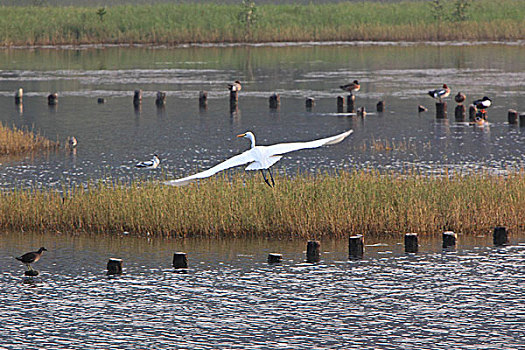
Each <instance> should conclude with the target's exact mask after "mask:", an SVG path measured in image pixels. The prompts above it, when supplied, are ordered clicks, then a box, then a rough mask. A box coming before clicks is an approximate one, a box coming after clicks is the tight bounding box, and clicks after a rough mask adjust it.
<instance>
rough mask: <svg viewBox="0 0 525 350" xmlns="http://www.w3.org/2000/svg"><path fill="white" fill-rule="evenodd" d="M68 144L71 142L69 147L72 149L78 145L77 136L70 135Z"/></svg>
mask: <svg viewBox="0 0 525 350" xmlns="http://www.w3.org/2000/svg"><path fill="white" fill-rule="evenodd" d="M67 142H68V144H69V148H70V149H73V148H75V147H77V144H78V142H77V138H76V137H75V136H70V137H69V139H68V140H67Z"/></svg>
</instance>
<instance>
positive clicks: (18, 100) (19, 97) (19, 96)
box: [15, 88, 24, 105]
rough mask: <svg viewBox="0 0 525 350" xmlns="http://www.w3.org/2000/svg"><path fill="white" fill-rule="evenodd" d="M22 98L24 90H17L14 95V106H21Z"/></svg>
mask: <svg viewBox="0 0 525 350" xmlns="http://www.w3.org/2000/svg"><path fill="white" fill-rule="evenodd" d="M23 98H24V89H22V88H19V89H18V90H17V91H16V93H15V104H17V105H20V104H22V99H23Z"/></svg>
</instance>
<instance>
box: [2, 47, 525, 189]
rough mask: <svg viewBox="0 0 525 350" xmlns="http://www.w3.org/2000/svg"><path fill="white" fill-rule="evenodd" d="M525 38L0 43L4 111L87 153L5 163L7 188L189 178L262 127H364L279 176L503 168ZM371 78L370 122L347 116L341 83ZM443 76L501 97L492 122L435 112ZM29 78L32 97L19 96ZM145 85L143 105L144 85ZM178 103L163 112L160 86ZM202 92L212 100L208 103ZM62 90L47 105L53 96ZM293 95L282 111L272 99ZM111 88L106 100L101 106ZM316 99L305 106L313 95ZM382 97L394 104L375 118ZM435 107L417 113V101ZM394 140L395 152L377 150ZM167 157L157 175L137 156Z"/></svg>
mask: <svg viewBox="0 0 525 350" xmlns="http://www.w3.org/2000/svg"><path fill="white" fill-rule="evenodd" d="M524 54H525V45H524V44H523V43H521V42H517V43H509V44H507V45H497V44H494V43H484V44H480V45H472V44H467V43H453V44H443V43H441V44H439V45H436V44H422V45H417V44H413V43H403V44H396V45H394V44H393V43H374V44H373V45H366V44H364V43H357V44H345V43H332V44H331V45H320V44H318V43H309V44H305V43H303V44H298V45H297V44H296V45H293V46H286V45H283V44H279V45H267V46H261V45H250V46H240V45H231V46H230V45H225V46H204V47H201V46H185V47H179V48H165V47H144V46H141V47H101V46H87V47H81V48H73V47H66V48H39V49H9V50H8V49H4V50H0V56H1V59H0V108H1V110H2V111H3V113H2V114H1V115H0V120H1V121H3V122H4V123H6V124H7V125H13V124H14V125H17V126H20V127H29V128H33V129H34V130H38V131H40V132H41V133H42V134H44V135H45V136H47V137H49V138H51V139H58V140H60V141H62V142H65V140H66V139H67V137H68V136H69V135H74V136H76V138H77V139H78V142H79V146H78V148H77V151H76V153H75V154H73V153H70V152H67V151H65V150H61V151H59V152H57V153H52V154H48V155H45V156H29V157H23V158H22V159H20V158H14V159H13V158H8V159H1V160H0V162H1V163H2V165H1V167H0V186H2V187H4V188H9V187H12V186H14V185H29V186H41V187H57V188H61V186H62V184H63V183H66V184H70V183H85V182H86V181H89V180H90V179H91V180H92V179H99V178H101V177H108V176H110V177H112V178H116V179H120V180H122V181H128V180H129V179H132V178H137V177H139V178H141V177H150V178H163V177H165V176H169V177H175V176H183V175H189V174H191V173H193V172H194V171H196V170H197V169H204V168H206V167H209V166H212V165H214V164H216V163H218V162H220V161H221V160H224V159H226V158H228V157H230V156H232V155H234V154H236V153H238V152H241V151H243V150H245V149H246V148H247V147H248V146H249V145H248V144H247V143H246V140H239V139H237V138H236V137H235V135H236V134H238V133H241V132H245V131H247V130H252V131H254V132H255V134H256V136H257V142H258V143H259V144H271V143H277V142H282V141H298V140H310V139H315V138H320V137H325V136H329V135H334V134H337V133H340V132H342V131H344V130H347V129H350V128H352V129H354V130H355V132H354V134H353V135H352V136H351V137H350V138H349V139H347V140H345V141H344V142H343V143H341V144H338V145H335V146H330V147H327V148H322V149H315V150H304V151H299V152H296V153H293V154H290V155H287V156H285V157H284V158H283V160H281V161H280V162H279V163H278V164H277V165H276V171H280V172H283V171H286V172H287V173H291V174H293V173H295V172H297V171H299V170H303V171H304V170H306V171H319V170H333V169H356V168H358V169H359V168H368V167H374V168H379V169H396V170H401V169H405V168H419V169H421V170H423V171H429V172H437V173H440V172H441V171H443V169H444V168H449V169H453V170H459V171H472V170H474V171H477V170H481V169H482V170H488V171H496V172H502V171H507V170H509V169H518V168H521V167H522V165H523V162H524V157H525V156H524V154H525V153H524V152H523V150H524V141H525V129H523V128H521V129H520V128H518V127H514V126H510V125H508V124H507V110H508V109H509V108H514V109H517V110H521V111H523V110H524V109H525V106H524V104H523V101H524V99H523V97H524V95H525V62H524V61H523V60H522V59H521V58H522V57H523V56H524ZM235 79H240V80H241V81H242V82H243V90H242V91H241V93H240V101H239V109H238V110H237V111H234V112H233V113H230V112H231V111H230V108H229V103H228V91H227V89H226V84H227V83H228V82H231V81H233V80H235ZM353 79H359V80H360V82H361V84H362V88H361V91H359V92H358V93H357V102H356V107H359V106H365V107H366V109H367V110H368V111H369V112H371V113H369V114H368V115H367V116H366V117H365V118H360V117H356V116H348V115H346V114H343V115H341V114H337V113H336V112H337V110H336V109H337V108H336V97H337V96H338V95H341V91H340V90H339V88H338V86H339V85H341V84H344V83H347V82H349V81H352V80H353ZM444 82H446V83H448V84H449V85H450V86H451V88H452V94H451V96H453V95H454V94H455V93H457V92H458V91H459V90H460V91H463V92H465V93H466V94H467V101H472V100H474V99H477V98H481V97H482V96H484V95H488V96H490V97H491V98H492V99H493V101H494V106H493V107H492V108H490V109H489V112H488V113H489V121H490V126H489V127H486V128H479V127H474V126H471V125H468V124H465V123H455V122H454V111H453V109H454V106H455V103H454V102H453V100H452V98H449V99H448V115H449V118H448V119H447V120H444V121H443V120H442V121H437V120H436V119H435V117H434V102H433V100H432V99H431V98H430V97H428V96H427V95H426V92H427V91H428V90H430V89H434V88H437V87H439V86H440V85H441V84H443V83H444ZM18 87H23V88H24V91H25V95H24V103H23V106H22V107H20V108H18V107H17V106H15V104H14V98H13V96H14V91H15V90H16V89H18ZM138 88H142V89H143V90H144V101H143V103H142V107H141V109H140V110H134V108H133V106H132V103H131V101H132V95H133V90H135V89H138ZM158 90H162V91H166V92H167V94H168V100H167V104H166V106H165V107H164V108H161V109H159V108H157V107H156V106H155V103H154V96H155V93H156V91H158ZM200 90H206V91H208V92H209V107H208V109H207V110H206V111H200V110H199V108H198V94H199V91H200ZM53 91H58V93H59V103H58V106H56V107H54V108H49V107H48V106H47V103H46V97H47V95H48V94H49V93H50V92H53ZM274 92H277V93H279V94H280V95H281V107H280V109H279V110H278V111H270V110H269V108H268V97H269V96H270V95H271V94H272V93H274ZM98 97H105V98H106V99H107V102H106V103H105V104H97V98H98ZM306 97H314V98H315V101H316V102H315V103H316V105H315V107H314V109H313V110H312V111H311V112H308V111H306V110H305V98H306ZM379 100H384V101H385V102H386V112H385V113H383V114H377V113H375V105H376V103H377V102H378V101H379ZM419 104H423V105H425V106H427V107H428V108H429V112H427V113H422V114H418V112H417V105H419ZM381 145H386V147H387V148H386V149H385V147H379V146H381ZM155 152H156V153H157V154H159V156H160V157H161V159H162V160H163V162H162V163H161V167H160V169H157V170H155V171H137V169H135V168H134V164H135V163H136V162H137V161H139V160H145V159H150V158H151V155H152V154H153V153H155Z"/></svg>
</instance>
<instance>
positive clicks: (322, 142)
mask: <svg viewBox="0 0 525 350" xmlns="http://www.w3.org/2000/svg"><path fill="white" fill-rule="evenodd" d="M352 132H353V130H348V131H346V132H344V133H342V134H339V135H335V136H330V137H327V138H324V139H319V140H313V141H307V142H289V143H278V144H275V145H270V146H256V145H255V135H254V134H253V133H252V132H250V131H248V132H246V133H244V134H240V135H237V137H245V138H247V139H249V140H250V142H251V148H250V149H249V150H247V151H245V152H243V153H241V154H238V155H236V156H233V157H231V158H230V159H227V160H225V161H224V162H222V163H219V164H217V165H216V166H214V167H212V168H210V169H208V170H205V171H201V172H200V173H197V174H194V175H191V176H187V177H183V178H181V179H176V180H171V181H166V182H164V183H165V184H166V185H171V186H183V185H186V184H188V183H190V182H191V181H193V180H197V179H203V178H206V177H210V176H212V175H214V174H216V173H218V172H219V171H222V170H226V169H229V168H233V167H236V166H239V165H243V164H247V163H250V164H249V165H248V167H246V170H260V171H261V173H262V175H263V178H264V182H266V184H268V186H270V187H273V186H274V185H275V181H274V180H273V175H272V172H271V170H270V167H271V166H272V165H274V164H275V163H277V162H278V161H279V160H280V159H281V158H282V157H283V156H282V154H285V153H289V152H293V151H298V150H300V149H305V148H317V147H321V146H327V145H334V144H336V143H339V142H341V141H343V140H344V139H345V138H346V137H347V136H348V135H350V134H351V133H352ZM265 170H266V171H268V174H270V179H271V181H272V183H271V184H270V181H268V179H267V178H266V174H265Z"/></svg>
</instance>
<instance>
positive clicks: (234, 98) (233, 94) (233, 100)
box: [230, 90, 239, 110]
mask: <svg viewBox="0 0 525 350" xmlns="http://www.w3.org/2000/svg"><path fill="white" fill-rule="evenodd" d="M238 104H239V91H237V90H231V91H230V110H232V109H236V108H237V105H238Z"/></svg>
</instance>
